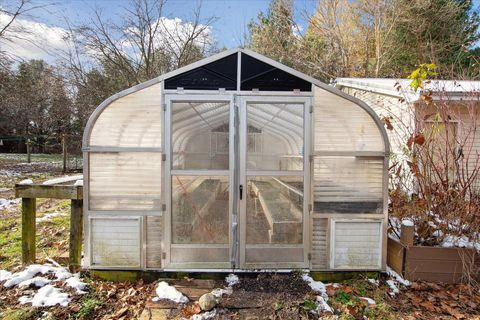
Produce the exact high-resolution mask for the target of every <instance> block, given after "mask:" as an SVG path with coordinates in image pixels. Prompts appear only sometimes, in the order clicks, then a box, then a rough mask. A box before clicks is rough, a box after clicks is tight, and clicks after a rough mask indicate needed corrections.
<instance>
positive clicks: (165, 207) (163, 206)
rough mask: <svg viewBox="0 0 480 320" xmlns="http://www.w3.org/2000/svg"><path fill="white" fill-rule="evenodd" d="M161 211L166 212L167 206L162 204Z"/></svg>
mask: <svg viewBox="0 0 480 320" xmlns="http://www.w3.org/2000/svg"><path fill="white" fill-rule="evenodd" d="M162 211H163V212H165V211H167V205H166V204H165V203H163V204H162Z"/></svg>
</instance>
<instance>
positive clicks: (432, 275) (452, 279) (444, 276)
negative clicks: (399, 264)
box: [405, 271, 462, 283]
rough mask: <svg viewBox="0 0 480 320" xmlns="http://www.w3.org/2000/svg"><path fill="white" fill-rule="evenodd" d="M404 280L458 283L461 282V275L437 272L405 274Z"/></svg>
mask: <svg viewBox="0 0 480 320" xmlns="http://www.w3.org/2000/svg"><path fill="white" fill-rule="evenodd" d="M405 278H406V279H408V280H410V281H432V282H443V283H459V282H461V281H462V274H461V273H438V272H419V271H418V272H406V273H405Z"/></svg>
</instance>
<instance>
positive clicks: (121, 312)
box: [112, 307, 128, 318]
mask: <svg viewBox="0 0 480 320" xmlns="http://www.w3.org/2000/svg"><path fill="white" fill-rule="evenodd" d="M127 311H128V307H123V308H121V309H120V310H118V311H117V312H115V313H114V314H113V315H112V317H113V318H119V317H121V316H123V315H124V314H125V313H126V312H127Z"/></svg>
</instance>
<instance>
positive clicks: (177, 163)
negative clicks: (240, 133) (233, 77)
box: [172, 101, 230, 170]
mask: <svg viewBox="0 0 480 320" xmlns="http://www.w3.org/2000/svg"><path fill="white" fill-rule="evenodd" d="M229 123H230V103H229V102H194V101H192V102H174V103H172V148H173V162H172V165H173V169H216V170H228V163H229V152H228V146H229V131H230V130H229Z"/></svg>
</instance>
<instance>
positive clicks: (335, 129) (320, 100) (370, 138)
mask: <svg viewBox="0 0 480 320" xmlns="http://www.w3.org/2000/svg"><path fill="white" fill-rule="evenodd" d="M314 91H315V110H314V114H315V115H314V119H315V123H314V130H315V131H314V132H315V138H314V139H315V148H314V150H315V151H379V152H384V151H385V146H384V144H383V139H382V134H381V132H380V130H379V128H378V127H377V125H376V123H375V121H374V120H373V118H372V117H371V116H370V115H369V114H368V112H367V111H366V110H364V109H363V108H361V107H360V106H358V105H357V104H355V103H353V102H351V101H349V100H347V99H345V98H342V97H339V96H337V95H335V94H333V93H330V92H327V91H325V90H322V89H320V88H318V87H315V90H314Z"/></svg>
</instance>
